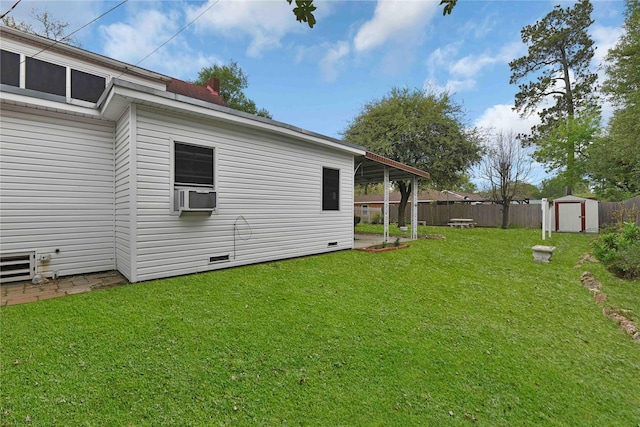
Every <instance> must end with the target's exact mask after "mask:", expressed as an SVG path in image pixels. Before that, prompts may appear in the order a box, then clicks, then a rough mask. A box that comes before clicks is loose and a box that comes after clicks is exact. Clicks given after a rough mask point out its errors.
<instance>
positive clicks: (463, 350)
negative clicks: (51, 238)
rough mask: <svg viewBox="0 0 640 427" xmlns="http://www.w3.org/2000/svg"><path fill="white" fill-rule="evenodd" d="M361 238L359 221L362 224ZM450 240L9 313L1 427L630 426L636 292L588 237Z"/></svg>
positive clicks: (636, 418)
mask: <svg viewBox="0 0 640 427" xmlns="http://www.w3.org/2000/svg"><path fill="white" fill-rule="evenodd" d="M359 227H360V226H359ZM420 231H421V233H422V232H424V233H432V234H433V233H437V234H444V235H445V236H446V240H444V241H442V240H420V241H417V242H413V243H412V244H411V247H410V248H408V249H405V250H400V251H393V252H386V253H379V254H371V253H364V252H358V251H345V252H339V253H333V254H329V255H322V256H315V257H308V258H300V259H294V260H287V261H282V262H274V263H269V264H262V265H255V266H249V267H243V268H235V269H229V270H224V271H218V272H212V273H207V274H199V275H193V276H186V277H178V278H173V279H166V280H158V281H153V282H147V283H140V284H134V285H128V286H122V287H118V288H113V289H107V290H101V291H95V292H92V293H90V294H82V295H74V296H69V297H65V298H60V299H55V300H47V301H43V302H38V303H31V304H25V305H18V306H12V307H4V308H2V309H1V311H0V316H1V317H0V320H1V331H0V333H1V353H0V362H1V365H0V369H1V372H0V375H1V376H0V381H1V383H0V394H1V400H0V415H1V417H2V422H1V425H3V426H4V425H7V426H19V425H25V424H26V423H27V422H26V421H27V417H28V420H29V422H30V425H34V426H76V425H83V426H84V425H86V426H128V425H130V426H160V425H171V426H197V425H203V426H210V425H233V426H237V425H266V426H272V425H321V426H338V425H357V426H370V425H381V426H389V425H394V426H413V425H426V426H431V425H433V426H440V425H454V426H455V425H461V426H465V425H479V426H526V425H544V426H547V425H552V426H633V427H635V426H637V425H638V423H640V343H638V342H634V341H632V340H631V339H630V338H629V336H628V335H626V334H624V333H623V332H622V331H621V330H620V329H619V328H618V326H617V325H615V324H614V323H613V322H611V321H610V320H608V319H607V318H605V317H604V316H603V314H602V307H600V306H598V305H596V304H595V303H594V301H593V297H592V295H591V294H590V292H589V291H587V290H586V289H585V288H583V287H582V286H581V284H580V282H579V277H580V275H581V273H582V272H583V271H585V270H589V271H592V272H593V273H594V274H595V275H596V277H597V278H598V279H599V280H600V281H602V282H603V283H604V285H605V286H604V291H605V293H607V295H608V296H609V299H608V301H607V304H613V305H617V306H619V307H620V308H625V309H629V310H632V312H633V314H634V316H636V320H637V314H638V313H640V283H638V282H635V283H629V282H622V281H618V280H616V279H613V278H611V276H609V275H608V273H606V272H605V270H604V269H603V268H602V267H601V266H600V265H599V264H592V263H586V264H584V265H583V267H582V268H580V269H574V268H573V266H574V264H575V263H576V262H577V261H578V258H579V257H580V255H581V254H582V253H584V252H586V251H587V250H588V248H589V241H590V240H591V239H592V238H593V237H592V236H585V235H569V234H554V235H553V238H552V239H551V240H547V243H549V244H553V245H554V246H557V248H558V249H557V251H556V253H555V254H554V259H553V261H552V263H551V264H548V265H540V264H536V263H534V262H533V257H532V255H531V249H530V248H531V246H533V245H534V244H538V243H541V242H540V232H539V231H536V230H499V229H482V228H477V229H471V230H449V229H445V228H424V229H421V230H420Z"/></svg>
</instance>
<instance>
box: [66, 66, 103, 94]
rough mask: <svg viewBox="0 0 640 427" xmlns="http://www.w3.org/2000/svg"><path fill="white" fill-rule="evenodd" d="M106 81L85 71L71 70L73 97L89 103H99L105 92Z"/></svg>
mask: <svg viewBox="0 0 640 427" xmlns="http://www.w3.org/2000/svg"><path fill="white" fill-rule="evenodd" d="M105 85H106V79H105V78H104V77H100V76H96V75H94V74H89V73H85V72H83V71H78V70H73V69H72V70H71V97H72V98H74V99H80V100H82V101H88V102H98V99H99V98H100V95H102V92H104V88H105Z"/></svg>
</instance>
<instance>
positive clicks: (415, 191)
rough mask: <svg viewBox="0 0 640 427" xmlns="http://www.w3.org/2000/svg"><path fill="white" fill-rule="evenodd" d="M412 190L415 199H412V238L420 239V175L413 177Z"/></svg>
mask: <svg viewBox="0 0 640 427" xmlns="http://www.w3.org/2000/svg"><path fill="white" fill-rule="evenodd" d="M411 191H412V192H413V199H412V200H411V240H417V239H418V177H416V176H415V175H414V176H413V178H412V179H411Z"/></svg>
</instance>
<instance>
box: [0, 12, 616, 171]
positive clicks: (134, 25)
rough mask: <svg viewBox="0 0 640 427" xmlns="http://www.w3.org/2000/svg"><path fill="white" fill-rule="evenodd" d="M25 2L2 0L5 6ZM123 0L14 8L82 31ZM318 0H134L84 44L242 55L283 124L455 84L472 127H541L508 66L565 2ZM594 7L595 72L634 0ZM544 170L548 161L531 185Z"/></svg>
mask: <svg viewBox="0 0 640 427" xmlns="http://www.w3.org/2000/svg"><path fill="white" fill-rule="evenodd" d="M14 1H15V0H0V6H1V7H0V9H1V10H2V11H3V12H4V11H5V10H7V9H9V7H10V6H11V5H12V4H13V3H14ZM118 3H120V1H104V0H84V1H29V0H22V2H21V3H20V4H19V5H18V6H17V7H16V8H15V9H14V10H13V11H12V12H11V15H12V16H14V18H16V19H22V20H25V21H31V20H32V18H31V16H30V14H31V11H32V9H34V8H36V9H38V10H39V11H43V10H47V11H49V12H50V13H51V14H52V15H53V16H54V17H56V18H57V19H59V20H61V21H66V22H69V24H70V26H69V29H70V30H71V31H73V30H75V29H77V28H80V27H81V26H83V25H84V24H86V23H87V22H89V21H91V20H92V19H94V18H96V17H97V16H99V15H101V14H102V13H104V12H106V11H107V10H109V9H110V8H112V7H114V6H116V5H117V4H118ZM316 3H317V7H318V10H317V11H316V18H317V20H318V23H317V25H316V26H315V27H314V28H313V29H309V28H308V27H307V25H306V24H300V23H298V22H297V21H295V19H294V16H293V13H292V12H291V8H292V6H290V5H289V4H288V3H287V2H286V1H285V0H269V1H258V0H252V1H244V0H209V1H153V0H129V1H128V2H127V3H125V4H124V5H122V6H120V7H119V8H117V9H116V10H115V11H113V12H111V13H110V14H108V15H106V16H105V17H103V18H101V19H100V20H98V21H97V22H95V23H93V24H92V25H91V26H89V27H87V28H86V29H83V30H81V31H79V32H78V33H77V34H76V39H77V40H78V41H79V42H80V43H81V46H82V48H84V49H87V50H90V51H93V52H96V53H100V54H103V55H106V56H110V57H113V58H116V59H119V60H122V61H125V62H129V63H132V64H137V65H139V66H141V67H143V68H147V69H150V70H153V71H157V72H160V73H164V74H167V75H170V76H173V77H177V78H180V79H184V80H192V79H195V78H196V77H197V73H198V71H199V70H200V69H201V68H202V67H204V66H210V65H212V64H214V63H217V64H225V63H228V62H229V61H230V60H235V61H236V62H238V64H239V65H240V67H241V68H242V69H243V70H244V71H245V73H246V74H248V76H249V89H248V90H247V91H246V94H247V96H248V97H249V98H251V99H253V100H254V101H255V102H256V104H257V105H258V107H261V108H266V109H267V110H268V111H269V112H271V114H272V115H273V118H274V119H275V120H278V121H282V122H285V123H289V124H292V125H295V126H299V127H302V128H304V129H308V130H311V131H314V132H318V133H321V134H324V135H328V136H331V137H336V138H339V137H340V132H341V131H342V130H344V128H345V127H346V126H347V124H348V123H349V121H350V120H351V119H352V118H353V117H355V116H356V115H357V114H358V113H359V111H360V109H361V107H362V106H363V105H364V104H365V103H366V102H368V101H372V100H375V99H379V98H381V97H382V96H384V95H385V94H386V93H388V92H389V90H390V89H391V88H392V87H394V86H398V87H409V88H424V87H430V88H432V89H434V90H443V89H446V90H449V91H450V92H451V93H453V94H454V98H455V99H456V100H457V101H458V102H459V103H460V104H462V105H463V107H464V110H465V113H466V115H465V117H466V121H467V124H468V125H469V126H481V127H485V128H494V129H497V130H500V129H504V130H509V129H512V130H514V131H515V132H516V133H517V132H526V131H527V130H528V129H529V128H530V126H531V125H532V124H534V123H535V122H536V117H535V116H532V117H530V118H528V119H520V118H519V117H518V114H517V113H515V112H513V111H512V108H511V107H512V106H513V102H514V95H515V93H516V92H517V91H518V88H517V87H516V86H515V85H510V84H509V76H510V71H509V65H508V63H509V61H511V60H513V59H515V58H517V57H520V56H522V55H524V54H525V53H526V46H525V45H524V44H523V43H522V42H521V40H520V30H521V29H522V28H523V27H524V26H525V25H528V24H533V23H534V22H535V21H536V20H537V19H540V18H542V17H544V16H545V15H546V14H547V13H548V12H550V11H551V10H552V8H553V6H554V5H555V4H557V2H552V1H547V0H544V1H526V0H510V1H481V0H477V1H476V0H459V2H458V5H457V6H456V8H455V9H454V11H453V13H452V14H451V15H447V16H442V6H439V5H438V3H439V0H415V1H402V0H392V1H361V0H356V1H323V0H316ZM560 4H562V5H563V6H565V7H566V6H569V5H571V4H572V2H563V3H560ZM593 4H594V13H593V18H594V19H595V23H594V25H593V26H592V27H591V34H592V37H593V39H594V41H595V43H596V46H597V51H596V56H595V61H594V69H595V68H597V67H598V66H599V64H600V63H601V61H602V59H603V57H604V55H605V54H606V51H607V50H608V49H609V48H610V47H612V46H613V45H614V44H615V43H616V41H617V40H618V38H619V37H620V35H621V34H622V30H621V25H622V23H623V19H624V18H623V11H624V3H623V2H622V1H620V0H618V1H593ZM203 12H204V13H203ZM201 13H203V14H202V16H200V17H199V18H198V19H196V20H195V21H194V22H193V23H191V24H190V25H189V26H188V27H187V28H186V29H185V30H184V31H183V32H181V33H180V34H179V35H178V36H176V37H175V38H173V39H172V40H171V41H169V42H168V43H167V44H166V45H165V46H164V47H162V48H161V49H159V50H158V51H157V52H156V53H154V54H153V55H151V56H149V57H148V58H147V59H145V60H144V61H142V62H140V61H141V60H142V59H143V58H144V57H146V56H147V55H149V54H150V53H151V52H153V51H154V50H155V49H157V48H158V47H159V46H160V45H162V44H163V43H165V42H167V41H168V40H169V39H170V38H171V37H172V36H174V35H175V34H176V33H178V32H179V31H180V30H181V29H182V28H183V27H184V26H185V25H187V24H188V23H189V22H190V21H192V20H193V19H194V18H196V17H197V16H198V15H200V14H201ZM609 111H610V107H609V106H605V115H607V114H609ZM544 176H545V174H544V171H543V170H542V169H541V168H540V167H538V168H536V170H535V171H534V173H533V175H532V176H531V181H532V183H534V184H538V183H539V181H540V180H541V179H542V178H543V177H544Z"/></svg>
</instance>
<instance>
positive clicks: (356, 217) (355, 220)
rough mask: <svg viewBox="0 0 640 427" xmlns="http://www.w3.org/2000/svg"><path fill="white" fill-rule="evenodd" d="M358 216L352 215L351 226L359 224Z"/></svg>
mask: <svg viewBox="0 0 640 427" xmlns="http://www.w3.org/2000/svg"><path fill="white" fill-rule="evenodd" d="M360 219H361V218H360V217H359V216H358V215H356V216H354V217H353V226H354V227H355V226H356V225H358V224H360Z"/></svg>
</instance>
